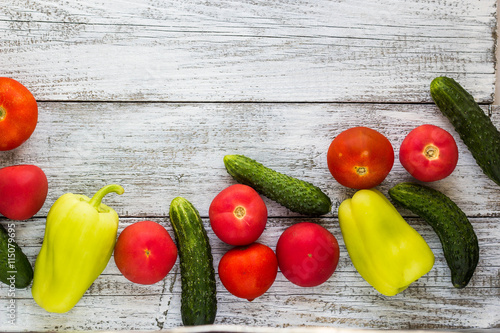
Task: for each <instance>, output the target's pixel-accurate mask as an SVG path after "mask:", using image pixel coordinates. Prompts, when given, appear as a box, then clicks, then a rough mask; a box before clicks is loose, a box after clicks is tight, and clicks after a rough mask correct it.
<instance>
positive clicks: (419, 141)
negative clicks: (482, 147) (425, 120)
mask: <svg viewBox="0 0 500 333" xmlns="http://www.w3.org/2000/svg"><path fill="white" fill-rule="evenodd" d="M399 161H400V162H401V164H402V165H403V167H404V168H405V169H406V170H407V171H408V172H409V173H410V174H411V175H412V176H413V177H415V178H416V179H418V180H420V181H423V182H433V181H437V180H441V179H443V178H446V177H448V176H449V175H450V174H451V173H452V172H453V170H455V167H456V166H457V162H458V147H457V143H456V142H455V139H454V138H453V136H452V135H451V134H450V133H448V132H447V131H446V130H444V129H442V128H440V127H437V126H434V125H421V126H419V127H417V128H415V129H413V130H412V131H411V132H410V133H408V135H407V136H406V137H405V139H404V140H403V142H402V143H401V147H400V149H399Z"/></svg>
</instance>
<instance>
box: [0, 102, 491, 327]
mask: <svg viewBox="0 0 500 333" xmlns="http://www.w3.org/2000/svg"><path fill="white" fill-rule="evenodd" d="M485 111H488V109H487V108H485ZM493 112H494V118H493V120H494V121H495V123H498V119H497V117H498V112H497V110H496V108H495V109H493ZM423 123H433V124H436V125H438V126H441V127H443V128H445V129H447V130H449V131H450V133H452V134H453V135H454V136H455V137H456V139H457V141H458V145H459V149H460V160H459V165H458V166H457V169H456V170H455V171H454V173H453V174H452V175H451V176H450V177H449V178H447V179H445V180H443V181H440V182H436V183H433V184H431V186H433V187H435V188H438V189H440V190H442V191H443V192H445V193H446V194H447V195H449V196H450V197H451V198H452V199H453V200H454V201H456V202H457V204H458V205H459V206H460V207H461V208H462V209H463V210H464V211H465V212H466V214H467V215H468V216H471V221H472V223H473V225H474V228H475V229H476V233H477V234H478V237H479V240H480V246H481V259H480V263H479V266H478V268H477V271H476V274H475V276H474V278H473V280H472V281H471V283H470V285H469V286H468V287H467V288H465V289H463V290H457V289H455V288H453V287H452V286H451V282H450V275H449V271H448V268H447V266H446V263H445V261H444V257H443V254H442V250H441V245H440V243H439V239H438V238H437V236H436V235H435V234H434V232H433V231H432V229H431V228H430V227H429V226H427V225H426V224H425V223H424V222H423V221H422V220H420V219H418V218H416V217H412V214H409V213H408V212H405V211H404V210H401V212H402V214H403V215H404V216H405V217H407V218H408V221H409V223H410V224H412V225H413V226H414V227H415V228H416V229H417V230H418V231H419V232H420V233H421V234H422V235H423V236H424V238H426V240H427V241H428V243H429V245H430V246H431V248H432V249H433V251H434V253H435V254H436V258H437V260H436V264H435V266H434V268H433V270H432V271H431V272H430V273H429V274H428V275H426V276H425V277H423V278H422V279H420V280H419V281H418V282H417V283H415V284H414V285H413V286H412V287H411V288H410V289H408V290H407V291H405V292H404V293H402V294H400V295H398V296H396V297H393V298H387V297H383V296H381V295H380V294H378V293H377V292H376V291H375V290H374V289H373V288H371V287H370V286H368V285H367V284H366V283H365V282H364V281H363V280H362V278H361V277H360V276H359V275H358V274H357V272H356V271H355V269H354V268H353V266H352V264H351V262H350V260H349V257H348V255H347V252H346V250H345V247H344V245H343V241H342V236H341V233H340V229H339V227H338V222H337V219H336V216H337V207H338V204H339V203H340V202H341V201H342V200H343V199H345V198H347V197H348V196H350V195H352V194H353V193H354V191H353V190H348V189H346V188H344V187H342V186H340V185H339V184H337V183H336V182H335V180H334V179H333V178H332V177H331V175H330V174H329V171H328V168H327V165H326V151H327V149H328V145H329V144H330V142H331V140H332V139H333V137H334V136H335V135H336V134H338V133H340V131H342V130H344V129H346V128H349V127H352V126H357V125H369V126H370V127H372V128H375V129H377V130H379V131H380V132H382V133H384V134H385V135H387V137H388V138H389V139H390V140H391V142H392V144H393V146H394V148H395V150H396V161H395V166H394V168H393V170H392V171H391V173H390V174H389V176H388V178H387V179H386V181H385V182H384V183H383V184H382V185H381V186H380V187H379V189H380V190H381V191H383V192H384V193H386V194H387V190H388V189H389V188H390V187H391V186H393V185H395V184H396V183H398V182H401V181H405V180H411V177H410V176H409V175H408V174H407V172H406V171H405V170H404V169H403V168H402V167H401V165H400V164H399V162H398V160H397V156H398V155H397V152H398V147H399V145H400V143H401V141H402V139H403V137H404V135H405V134H406V133H408V132H409V131H410V130H411V129H412V128H413V127H415V126H418V125H419V124H423ZM227 153H243V154H247V155H249V156H252V157H254V158H256V159H257V160H259V161H261V162H262V163H265V164H267V165H269V166H270V167H273V168H274V169H276V170H279V171H282V172H284V173H287V174H290V175H294V176H296V177H299V178H302V179H305V180H308V181H310V182H312V183H314V184H317V185H318V186H320V187H321V188H323V189H324V191H325V192H326V193H327V194H328V195H329V196H330V197H331V198H332V201H333V202H334V207H333V210H332V212H331V213H330V214H328V215H327V216H325V217H322V218H317V219H311V218H307V217H303V216H299V215H297V214H293V213H291V212H289V211H288V210H287V209H285V208H283V207H281V206H279V205H278V204H276V203H274V202H272V201H270V200H268V199H266V203H267V204H268V208H269V215H270V216H271V218H270V220H269V223H268V227H267V228H266V231H265V233H264V234H263V236H262V237H261V238H260V240H259V241H261V242H262V243H264V244H267V245H269V246H271V247H272V248H274V247H275V245H276V242H277V240H278V238H279V235H280V234H281V233H282V232H283V230H284V229H285V228H286V227H287V226H290V225H292V224H293V223H296V222H299V221H307V220H309V221H311V220H312V221H314V222H317V223H320V224H322V225H324V226H325V227H327V228H328V229H329V230H330V231H331V232H332V233H333V234H334V235H336V236H337V238H338V239H339V242H340V244H341V250H342V255H341V260H340V263H339V267H338V269H337V271H336V273H335V275H334V276H333V277H332V278H331V279H330V280H329V281H328V282H327V283H325V284H324V285H322V286H320V287H317V288H300V287H296V286H294V285H292V284H291V283H289V282H288V281H286V280H285V278H284V277H283V276H282V275H281V274H279V276H278V279H277V281H276V282H275V284H274V285H273V287H272V288H271V289H270V290H269V292H268V293H266V294H265V295H264V296H262V297H261V298H259V299H257V300H255V301H253V302H251V303H249V302H247V301H243V300H239V299H236V298H235V297H233V296H231V295H230V294H229V293H228V292H227V291H225V290H224V287H223V286H222V285H221V284H220V282H219V281H218V300H219V311H218V316H217V322H216V323H217V324H231V325H249V326H268V327H286V326H292V327H297V326H302V325H306V326H318V325H319V326H333V327H341V328H353V327H358V328H391V329H415V328H426V329H443V328H476V327H479V328H487V327H492V326H495V325H498V319H499V318H498V316H495V314H497V313H499V311H500V297H499V295H500V280H499V274H500V259H499V258H500V247H499V245H500V241H499V240H498V239H500V227H499V225H500V221H499V218H500V212H499V204H498V200H497V199H496V198H497V197H498V193H499V191H500V188H499V187H498V186H497V185H495V184H494V183H493V182H492V181H491V180H489V179H488V178H486V177H485V176H484V175H483V174H482V173H481V171H480V169H479V167H478V166H477V165H476V164H475V162H474V160H473V159H472V157H471V155H470V153H469V152H468V150H467V149H466V148H465V147H464V145H463V143H462V142H461V141H460V139H459V138H458V136H457V135H456V133H455V132H454V130H453V129H452V128H451V125H450V124H449V123H448V121H447V120H446V119H445V118H444V117H443V116H442V115H441V114H440V112H439V110H438V109H437V108H436V107H435V106H433V105H430V104H415V105H412V104H331V103H326V104H323V103H319V104H318V103H311V104H307V103H306V104H303V103H301V104H289V103H285V104H283V103H279V104H276V103H264V104H253V103H243V104H241V103H180V104H169V103H60V102H57V103H40V121H39V124H38V127H37V129H36V131H35V134H34V136H33V137H32V138H30V140H29V141H28V142H26V143H25V144H24V145H23V146H21V147H20V148H19V149H16V150H13V151H10V152H3V153H1V157H2V160H1V162H0V166H2V167H3V166H7V165H11V164H18V163H35V164H37V165H39V166H40V167H42V169H44V170H45V172H46V174H47V176H48V179H49V186H50V190H49V197H48V199H47V201H46V204H45V206H44V207H43V209H42V210H41V212H40V213H39V214H38V215H37V216H38V217H36V218H34V219H32V220H30V221H26V222H17V223H16V226H17V227H16V228H17V233H16V237H17V238H16V239H17V241H18V242H19V244H20V245H21V246H23V248H24V250H25V252H26V253H27V255H28V257H29V258H30V260H31V261H32V262H34V260H35V258H36V255H37V253H38V251H39V248H40V246H41V242H42V239H43V231H44V221H45V218H44V216H46V214H47V212H48V208H49V207H50V205H51V204H52V203H53V202H54V201H55V199H57V197H58V196H60V195H62V194H63V193H65V192H75V193H85V194H87V195H91V194H93V193H92V192H94V191H95V190H97V189H98V188H99V187H100V186H102V185H105V184H107V183H112V182H114V183H119V184H121V185H123V186H124V187H125V190H126V192H125V194H123V195H122V196H117V195H115V194H110V195H109V196H107V197H106V198H105V202H106V203H107V204H108V205H110V206H112V207H114V208H116V210H117V211H118V213H119V214H120V216H121V223H120V231H121V230H122V229H123V228H124V227H125V226H127V225H129V224H131V223H133V222H137V221H139V220H143V219H153V220H155V221H158V222H160V223H161V224H162V225H164V226H165V227H166V228H167V230H169V231H170V233H171V234H172V229H171V226H170V223H169V220H168V208H169V204H170V201H171V200H172V199H173V198H174V197H176V196H179V195H180V196H184V197H186V198H188V199H189V200H190V201H191V202H192V203H193V204H194V205H195V206H196V207H197V208H198V209H199V210H200V213H201V215H202V216H203V220H204V223H205V227H206V228H207V230H208V232H209V236H210V241H211V244H212V248H213V253H214V264H215V268H217V266H218V261H219V260H220V258H221V257H222V255H223V254H224V253H225V251H227V250H228V249H229V248H230V247H229V246H227V245H225V244H223V243H222V242H220V241H219V240H218V239H217V238H216V237H215V236H214V234H213V233H212V232H211V229H210V226H209V221H208V219H207V216H208V206H209V204H210V202H211V200H212V199H213V197H214V196H215V195H216V194H217V193H218V192H219V191H220V190H222V189H223V188H225V187H227V186H229V185H230V184H233V183H234V181H233V180H232V179H231V177H230V176H228V174H227V172H226V171H225V169H224V166H223V162H222V157H223V156H224V155H225V154H227ZM4 222H6V221H5V219H4ZM6 291H7V289H6V286H2V287H0V295H1V297H0V306H4V305H6V304H7V302H8V301H9V298H8V297H6V294H7V293H6ZM16 297H17V299H16V301H17V315H18V326H16V327H12V329H18V330H23V329H30V330H37V331H38V330H39V331H46V330H69V329H76V330H89V329H99V330H108V329H144V330H149V329H159V328H172V327H178V326H180V325H181V322H180V313H179V306H180V277H179V270H178V266H177V265H176V266H175V267H174V269H173V271H172V273H170V274H169V275H168V276H167V278H166V279H165V280H164V281H162V282H160V283H158V284H156V285H153V286H139V285H135V284H132V283H130V282H128V281H127V280H126V279H125V278H124V277H123V276H121V274H120V272H119V271H118V269H117V268H116V266H115V264H114V261H113V260H112V261H111V262H110V264H109V265H108V268H107V269H106V270H105V272H104V273H103V275H102V276H101V277H100V278H99V279H98V280H97V281H96V282H95V283H94V285H93V286H92V287H91V288H90V289H89V291H88V292H87V294H86V295H85V297H84V298H83V299H82V300H81V302H80V303H79V304H78V306H77V307H76V308H75V309H74V310H72V311H71V312H70V313H68V314H65V315H53V314H52V315H51V314H48V313H46V312H45V311H44V310H42V309H40V308H39V307H38V306H37V305H36V304H35V303H34V301H33V300H32V299H31V296H30V292H29V290H24V291H18V292H17V294H16Z"/></svg>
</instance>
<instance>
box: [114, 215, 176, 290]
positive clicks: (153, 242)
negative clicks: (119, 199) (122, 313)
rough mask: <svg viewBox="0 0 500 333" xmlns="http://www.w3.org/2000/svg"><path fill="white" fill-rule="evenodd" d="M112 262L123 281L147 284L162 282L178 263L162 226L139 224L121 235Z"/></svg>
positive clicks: (128, 228) (166, 232) (141, 222)
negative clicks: (124, 279)
mask: <svg viewBox="0 0 500 333" xmlns="http://www.w3.org/2000/svg"><path fill="white" fill-rule="evenodd" d="M114 259H115V263H116V266H117V267H118V269H119V270H120V272H121V273H122V274H123V276H124V277H125V278H127V279H128V280H130V281H132V282H134V283H138V284H148V285H149V284H154V283H156V282H159V281H161V280H163V278H165V276H167V274H168V273H169V272H170V270H171V269H172V267H173V266H174V264H175V261H176V260H177V247H176V246H175V243H174V241H173V240H172V237H170V234H169V233H168V231H167V230H166V229H165V228H164V227H163V226H162V225H160V224H159V223H156V222H153V221H140V222H136V223H133V224H131V225H129V226H127V227H126V228H125V229H123V231H122V232H121V233H120V236H118V240H117V241H116V245H115V250H114Z"/></svg>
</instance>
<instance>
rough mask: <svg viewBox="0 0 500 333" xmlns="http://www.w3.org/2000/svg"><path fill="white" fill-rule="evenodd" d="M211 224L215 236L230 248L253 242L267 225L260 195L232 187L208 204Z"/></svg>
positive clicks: (248, 189)
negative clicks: (230, 246)
mask: <svg viewBox="0 0 500 333" xmlns="http://www.w3.org/2000/svg"><path fill="white" fill-rule="evenodd" d="M208 215H209V218H210V225H211V227H212V230H213V231H214V233H215V235H216V236H217V237H219V239H220V240H222V241H223V242H225V243H227V244H230V245H235V246H238V245H248V244H251V243H253V242H255V241H256V240H257V239H258V238H259V237H260V235H261V234H262V232H263V231H264V229H265V227H266V223H267V207H266V204H265V203H264V200H262V198H261V197H260V195H259V193H257V191H255V190H254V189H253V188H251V187H250V186H247V185H242V184H235V185H232V186H229V187H227V188H225V189H224V190H222V191H221V192H220V193H219V194H218V195H217V196H216V197H215V198H214V199H213V200H212V203H211V204H210V208H209V210H208Z"/></svg>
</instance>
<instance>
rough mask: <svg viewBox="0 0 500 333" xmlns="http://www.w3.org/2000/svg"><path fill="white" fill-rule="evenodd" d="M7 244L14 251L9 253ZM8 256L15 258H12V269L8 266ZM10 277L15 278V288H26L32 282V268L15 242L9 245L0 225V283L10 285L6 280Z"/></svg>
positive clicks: (5, 231) (7, 237) (4, 231)
mask: <svg viewBox="0 0 500 333" xmlns="http://www.w3.org/2000/svg"><path fill="white" fill-rule="evenodd" d="M9 244H11V245H10V246H11V247H12V246H13V248H14V250H12V249H11V251H9ZM9 254H10V255H14V256H15V257H13V258H14V263H13V264H14V267H11V266H10V265H9ZM13 258H12V257H11V258H10V259H11V260H12V259H13ZM12 275H14V277H15V280H14V286H15V287H16V288H26V287H28V286H29V285H30V283H31V281H32V280H33V267H32V266H31V263H30V262H29V260H28V258H27V257H26V255H25V254H24V252H23V251H22V250H21V248H20V247H19V246H18V245H17V244H16V242H14V241H11V242H10V243H9V235H8V233H7V230H5V228H4V227H3V226H1V225H0V281H1V282H3V283H5V284H7V285H10V284H11V281H10V280H8V279H9V278H10V277H11V276H12Z"/></svg>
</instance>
